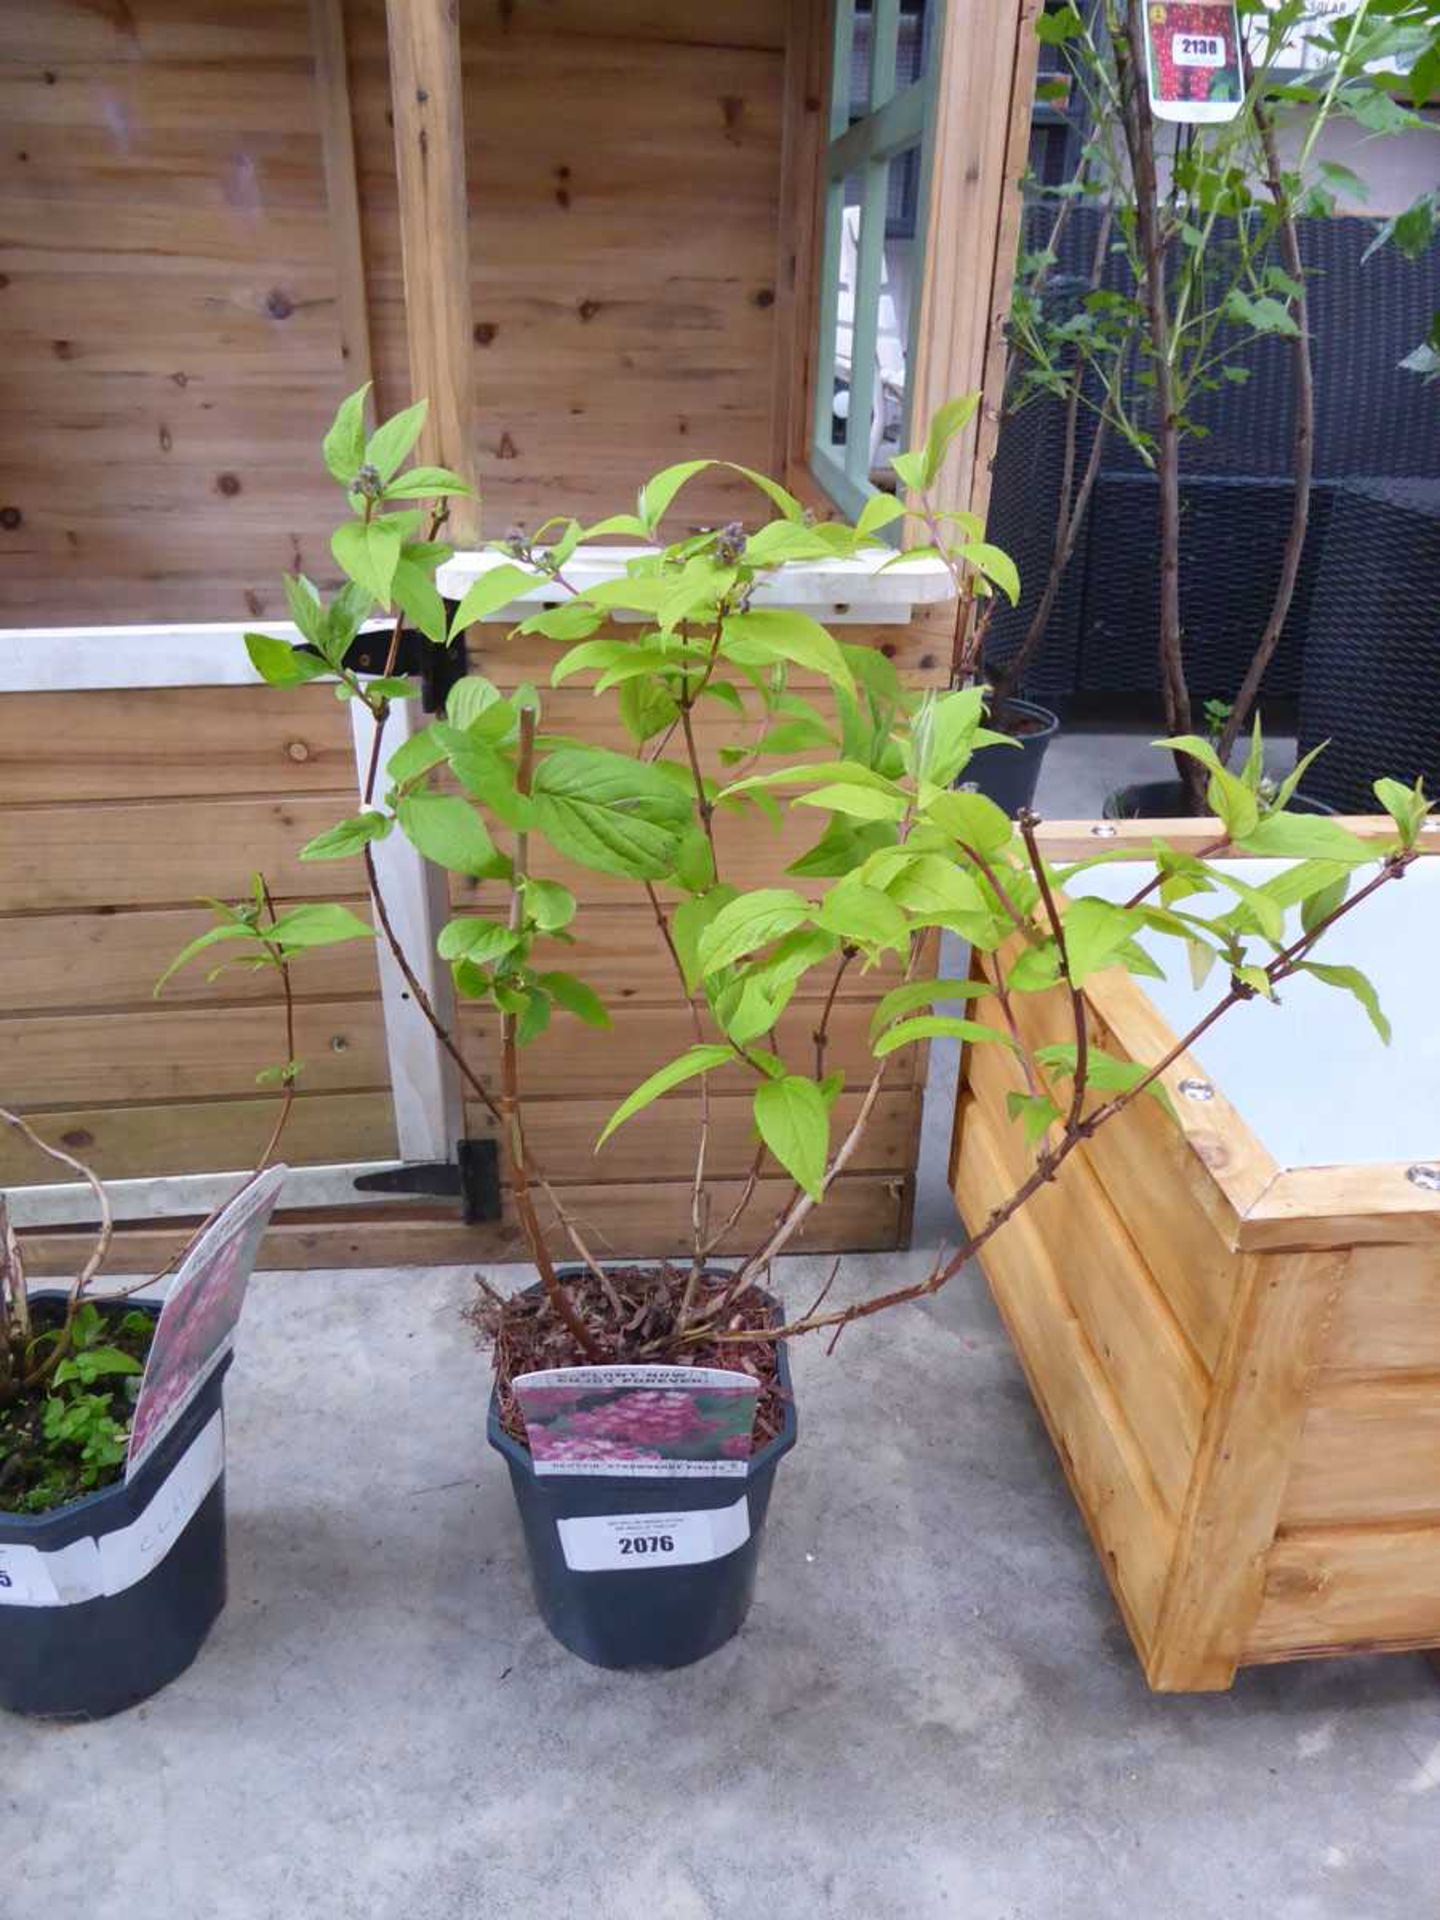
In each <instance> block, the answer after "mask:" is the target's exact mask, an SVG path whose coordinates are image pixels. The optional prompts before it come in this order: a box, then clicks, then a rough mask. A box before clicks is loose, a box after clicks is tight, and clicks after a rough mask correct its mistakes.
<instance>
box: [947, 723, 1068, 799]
mask: <svg viewBox="0 0 1440 1920" xmlns="http://www.w3.org/2000/svg"><path fill="white" fill-rule="evenodd" d="M1015 714H1019V715H1021V716H1022V717H1023V718H1024V719H1025V720H1026V721H1027V722H1028V723H1030V731H1029V732H1028V733H1015V734H1011V738H1012V739H1013V740H1014V742H1015V745H1014V746H1013V747H1010V746H1006V747H981V748H980V750H979V752H978V753H974V754H972V755H971V756H970V759H969V761H968V763H967V764H966V766H965V768H964V770H963V772H962V773H961V775H960V779H959V782H958V784H959V785H960V786H961V787H962V788H964V789H967V790H968V791H970V792H972V793H983V794H984V796H985V798H986V799H987V800H993V801H994V802H995V805H996V806H997V807H999V809H1000V811H1001V812H1002V813H1005V814H1008V815H1009V816H1010V818H1011V819H1012V820H1013V819H1014V818H1015V815H1016V814H1017V813H1019V811H1020V809H1021V808H1022V807H1033V806H1034V804H1035V789H1036V788H1037V787H1038V786H1039V784H1040V769H1041V767H1042V766H1043V765H1044V762H1045V754H1046V750H1047V749H1048V747H1049V745H1050V742H1051V741H1052V740H1053V739H1054V738H1055V735H1056V734H1057V733H1058V732H1059V731H1060V719H1059V715H1058V714H1054V713H1051V711H1050V709H1049V708H1048V707H1039V706H1036V705H1035V703H1034V701H1033V700H1007V701H1006V703H1005V717H1006V719H1007V720H1009V719H1010V717H1011V716H1012V715H1015ZM986 724H987V726H990V727H992V728H993V729H994V731H995V732H996V733H1002V732H1008V731H1009V729H1008V727H1001V726H1000V725H999V724H998V722H996V721H995V720H993V719H987V721H986Z"/></svg>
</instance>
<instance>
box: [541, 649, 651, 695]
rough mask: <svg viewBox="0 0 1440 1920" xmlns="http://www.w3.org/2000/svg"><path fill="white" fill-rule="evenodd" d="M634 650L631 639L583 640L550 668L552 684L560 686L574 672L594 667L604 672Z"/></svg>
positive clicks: (582, 671)
mask: <svg viewBox="0 0 1440 1920" xmlns="http://www.w3.org/2000/svg"><path fill="white" fill-rule="evenodd" d="M634 650H635V649H634V644H633V642H631V641H629V640H582V641H581V642H580V644H579V645H578V646H575V647H571V649H570V651H569V652H568V653H563V654H561V656H560V658H559V659H558V660H557V661H556V662H555V665H554V666H553V667H552V668H551V669H550V684H551V686H552V687H558V686H559V685H560V684H561V683H562V682H563V681H565V680H568V679H569V678H570V677H571V675H572V674H576V673H588V672H590V671H591V670H592V669H595V670H599V671H601V672H603V671H604V669H605V668H606V667H613V666H616V665H619V664H620V663H622V662H623V661H626V660H628V659H629V658H630V656H631V654H632V653H633V652H634Z"/></svg>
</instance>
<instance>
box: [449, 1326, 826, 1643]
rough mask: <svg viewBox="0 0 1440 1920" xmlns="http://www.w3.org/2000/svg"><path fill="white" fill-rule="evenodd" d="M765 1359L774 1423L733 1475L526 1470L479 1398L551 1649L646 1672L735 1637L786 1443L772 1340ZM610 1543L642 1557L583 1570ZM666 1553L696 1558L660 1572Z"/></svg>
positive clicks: (496, 1406) (783, 1383)
mask: <svg viewBox="0 0 1440 1920" xmlns="http://www.w3.org/2000/svg"><path fill="white" fill-rule="evenodd" d="M776 1359H777V1373H778V1380H779V1387H780V1394H781V1398H782V1402H783V1405H784V1424H783V1426H782V1427H781V1430H780V1432H779V1433H778V1434H776V1436H775V1438H774V1439H773V1440H771V1441H768V1442H767V1443H766V1445H765V1446H763V1447H762V1448H761V1449H760V1451H759V1452H758V1453H755V1454H752V1455H751V1456H750V1460H749V1463H748V1466H749V1471H748V1472H747V1473H746V1474H745V1476H744V1477H743V1478H742V1477H740V1476H739V1475H735V1476H733V1477H726V1478H719V1479H696V1478H690V1477H684V1478H681V1477H678V1476H677V1477H673V1478H670V1477H667V1478H664V1479H656V1480H640V1479H630V1478H627V1477H621V1476H619V1475H610V1474H604V1475H595V1476H581V1475H576V1476H573V1477H572V1476H568V1475H563V1474H546V1475H541V1474H537V1473H536V1471H535V1463H534V1460H533V1459H532V1457H531V1454H530V1451H529V1449H528V1448H527V1447H523V1446H521V1445H520V1443H519V1442H518V1441H517V1440H514V1439H513V1438H512V1437H511V1436H510V1435H509V1434H508V1433H507V1432H506V1431H505V1429H504V1427H503V1426H502V1425H501V1423H500V1402H499V1394H498V1392H496V1393H493V1394H492V1395H491V1399H490V1417H489V1423H488V1428H487V1433H488V1438H489V1441H490V1444H491V1446H492V1447H494V1448H495V1449H496V1451H497V1452H498V1453H500V1454H503V1456H504V1458H505V1464H506V1465H507V1466H508V1467H509V1469H510V1484H511V1487H512V1488H513V1489H514V1493H515V1504H516V1505H517V1507H518V1508H519V1509H520V1523H521V1526H522V1527H523V1529H524V1533H525V1546H526V1550H527V1552H528V1554H529V1559H530V1580H531V1585H532V1587H533V1589H534V1593H535V1601H536V1604H537V1606H538V1607H539V1609H540V1615H541V1618H542V1619H543V1620H544V1622H545V1624H546V1626H547V1627H548V1628H549V1629H550V1631H551V1633H553V1634H554V1636H555V1638H556V1639H557V1640H558V1641H559V1642H560V1644H561V1646H562V1647H565V1648H567V1649H568V1650H569V1651H570V1652H571V1653H574V1654H578V1655H579V1656H580V1658H581V1659H582V1660H588V1661H589V1662H590V1664H591V1665H592V1666H596V1667H612V1668H618V1669H621V1670H623V1671H627V1672H647V1671H649V1672H654V1671H658V1670H667V1669H670V1668H674V1667H688V1666H690V1665H691V1664H692V1663H693V1662H694V1661H696V1660H703V1659H704V1658H705V1656H706V1655H707V1654H710V1653H714V1652H715V1650H716V1649H717V1648H718V1647H723V1646H724V1644H725V1642H726V1641H727V1640H730V1639H733V1637H734V1636H735V1634H736V1633H738V1632H739V1630H740V1628H741V1626H742V1625H743V1624H744V1621H745V1616H746V1614H747V1613H748V1612H749V1611H750V1601H751V1598H752V1596H753V1594H754V1590H755V1571H756V1567H757V1565H758V1563H759V1558H760V1542H761V1538H762V1535H763V1533H764V1530H765V1516H766V1513H767V1512H768V1510H769V1506H770V1491H771V1488H772V1487H773V1485H774V1483H775V1469H776V1468H777V1467H778V1466H779V1464H780V1462H781V1460H782V1459H783V1457H784V1456H785V1455H786V1454H787V1453H788V1452H789V1451H790V1449H791V1448H792V1447H793V1446H794V1444H795V1437H796V1419H795V1403H794V1400H793V1398H792V1396H791V1390H790V1363H789V1357H788V1355H787V1354H786V1351H785V1348H784V1345H783V1344H782V1345H781V1347H780V1350H779V1352H778V1354H777V1356H776ZM577 1521H578V1522H581V1523H583V1522H586V1521H593V1522H595V1523H597V1524H596V1525H595V1526H592V1527H586V1526H584V1525H583V1524H582V1525H581V1526H579V1527H577V1526H575V1525H574V1524H573V1523H574V1522H577ZM622 1536H628V1537H629V1539H630V1541H631V1542H633V1544H634V1545H635V1546H636V1547H637V1548H641V1547H643V1551H639V1552H634V1553H631V1554H630V1555H628V1556H627V1558H626V1561H625V1564H624V1567H623V1568H616V1567H611V1568H605V1569H597V1568H595V1567H593V1566H587V1564H586V1562H587V1560H593V1559H594V1558H597V1557H598V1558H608V1557H609V1555H608V1553H607V1552H606V1549H605V1544H604V1543H605V1542H606V1541H607V1540H608V1539H612V1538H619V1537H622ZM597 1541H598V1542H599V1543H600V1544H599V1545H598V1547H597V1544H596V1543H597ZM667 1542H668V1543H669V1544H668V1546H667V1545H665V1544H662V1543H667ZM667 1552H691V1553H700V1554H704V1555H705V1556H706V1557H704V1558H696V1559H694V1560H692V1561H691V1562H690V1563H689V1564H686V1565H676V1564H674V1563H673V1562H672V1563H671V1564H666V1558H665V1556H666V1554H667Z"/></svg>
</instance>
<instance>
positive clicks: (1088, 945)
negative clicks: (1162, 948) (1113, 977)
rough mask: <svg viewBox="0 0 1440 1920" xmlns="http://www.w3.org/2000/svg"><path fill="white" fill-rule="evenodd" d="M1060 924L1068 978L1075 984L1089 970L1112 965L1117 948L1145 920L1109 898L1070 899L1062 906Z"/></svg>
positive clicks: (1094, 971) (1117, 954) (1080, 980)
mask: <svg viewBox="0 0 1440 1920" xmlns="http://www.w3.org/2000/svg"><path fill="white" fill-rule="evenodd" d="M1063 924H1064V928H1065V952H1066V956H1067V958H1068V960H1069V963H1070V979H1071V981H1072V983H1073V984H1074V985H1075V986H1077V987H1078V986H1082V985H1083V984H1084V982H1085V981H1086V980H1088V979H1089V978H1090V976H1091V974H1092V973H1100V972H1102V971H1103V969H1104V968H1106V967H1111V966H1114V965H1115V964H1116V962H1117V960H1118V958H1119V954H1120V949H1121V948H1122V947H1123V946H1125V944H1126V943H1127V941H1129V940H1131V939H1132V938H1133V937H1134V934H1135V931H1136V929H1137V928H1138V927H1141V926H1143V925H1144V921H1143V920H1142V919H1141V917H1140V915H1139V914H1138V913H1136V912H1133V911H1130V910H1127V909H1126V908H1124V907H1117V906H1115V905H1114V904H1113V903H1112V902H1111V901H1109V900H1072V901H1071V903H1070V905H1069V906H1068V907H1067V908H1066V909H1065V912H1064V921H1063Z"/></svg>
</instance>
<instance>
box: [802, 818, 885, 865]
mask: <svg viewBox="0 0 1440 1920" xmlns="http://www.w3.org/2000/svg"><path fill="white" fill-rule="evenodd" d="M894 839H895V830H894V828H893V827H891V826H889V825H887V823H886V822H884V821H883V820H882V821H879V822H876V823H872V824H871V825H869V826H863V827H857V826H853V825H852V824H851V823H850V821H848V820H846V819H844V818H842V817H841V816H840V815H839V814H836V815H834V816H832V818H831V820H830V822H829V824H828V825H827V826H826V828H825V831H824V832H823V833H822V834H821V836H820V838H819V839H818V840H817V841H816V842H815V844H814V846H813V847H811V848H810V850H809V852H808V853H802V854H801V856H800V858H799V859H798V860H792V861H791V862H790V865H789V866H788V867H787V868H786V869H785V871H786V872H787V873H791V874H794V875H795V877H796V878H797V879H800V880H830V879H836V878H838V877H839V876H840V875H841V874H844V873H852V872H853V871H854V870H855V869H856V868H857V867H860V866H863V864H864V863H865V861H866V860H867V859H868V858H869V856H870V855H871V854H872V853H875V852H878V851H879V849H880V848H881V847H888V846H891V845H893V843H894Z"/></svg>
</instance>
